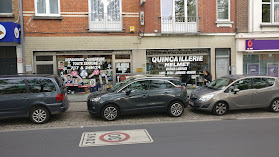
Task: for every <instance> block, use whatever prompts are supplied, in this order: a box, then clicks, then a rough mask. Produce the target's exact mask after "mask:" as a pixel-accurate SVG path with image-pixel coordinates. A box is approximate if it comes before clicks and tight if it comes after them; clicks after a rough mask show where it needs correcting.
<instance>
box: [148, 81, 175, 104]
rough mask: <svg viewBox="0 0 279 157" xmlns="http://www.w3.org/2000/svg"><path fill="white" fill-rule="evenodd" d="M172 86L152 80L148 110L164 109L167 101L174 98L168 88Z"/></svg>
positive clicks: (170, 89) (171, 90)
mask: <svg viewBox="0 0 279 157" xmlns="http://www.w3.org/2000/svg"><path fill="white" fill-rule="evenodd" d="M171 86H173V85H168V84H167V82H165V81H164V80H152V81H151V84H150V92H149V97H148V99H149V100H148V101H149V106H148V107H149V108H156V107H166V106H167V105H168V103H169V101H170V100H171V99H172V98H173V97H175V96H174V95H173V89H172V88H170V87H171Z"/></svg>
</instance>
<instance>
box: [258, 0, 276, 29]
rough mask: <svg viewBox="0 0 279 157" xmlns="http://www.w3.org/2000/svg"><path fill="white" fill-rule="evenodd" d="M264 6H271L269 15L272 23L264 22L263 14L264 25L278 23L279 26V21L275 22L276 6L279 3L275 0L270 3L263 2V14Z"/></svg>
mask: <svg viewBox="0 0 279 157" xmlns="http://www.w3.org/2000/svg"><path fill="white" fill-rule="evenodd" d="M264 4H269V5H270V13H269V16H270V19H269V20H270V22H263V14H261V15H262V19H261V20H262V23H265V24H266V23H276V24H279V20H278V22H275V13H274V11H275V4H278V5H279V2H275V1H274V0H270V2H263V1H262V5H261V8H262V10H261V11H262V12H263V5H264Z"/></svg>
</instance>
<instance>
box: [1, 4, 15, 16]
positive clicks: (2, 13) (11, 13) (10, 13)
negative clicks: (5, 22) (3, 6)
mask: <svg viewBox="0 0 279 157" xmlns="http://www.w3.org/2000/svg"><path fill="white" fill-rule="evenodd" d="M10 2H11V12H9V13H4V12H0V16H1V15H3V16H4V15H6V16H9V15H10V16H11V15H13V2H12V0H10Z"/></svg>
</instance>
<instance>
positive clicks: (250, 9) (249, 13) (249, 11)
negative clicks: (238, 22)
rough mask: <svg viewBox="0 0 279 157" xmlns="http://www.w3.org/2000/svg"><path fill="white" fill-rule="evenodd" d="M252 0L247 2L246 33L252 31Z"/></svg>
mask: <svg viewBox="0 0 279 157" xmlns="http://www.w3.org/2000/svg"><path fill="white" fill-rule="evenodd" d="M253 18H254V17H253V0H249V2H248V33H251V32H252V29H253Z"/></svg>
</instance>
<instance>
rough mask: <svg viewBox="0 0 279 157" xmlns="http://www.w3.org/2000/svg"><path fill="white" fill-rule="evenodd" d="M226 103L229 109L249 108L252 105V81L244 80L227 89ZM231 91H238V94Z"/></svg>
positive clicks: (249, 79)
mask: <svg viewBox="0 0 279 157" xmlns="http://www.w3.org/2000/svg"><path fill="white" fill-rule="evenodd" d="M229 89H230V91H229V95H228V101H229V104H230V107H231V109H237V108H249V107H250V106H251V104H252V94H253V90H252V80H251V78H244V79H241V80H238V81H237V82H235V83H234V84H233V85H231V86H230V87H229ZM233 89H239V92H234V91H233Z"/></svg>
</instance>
